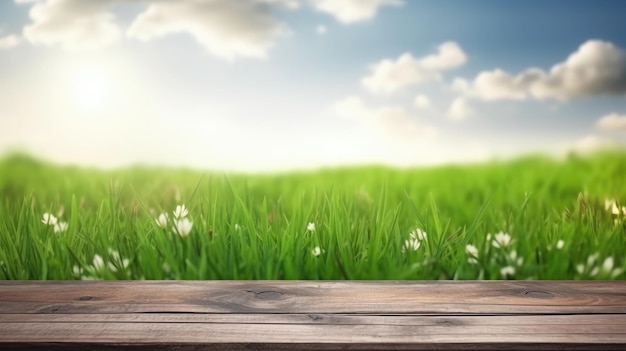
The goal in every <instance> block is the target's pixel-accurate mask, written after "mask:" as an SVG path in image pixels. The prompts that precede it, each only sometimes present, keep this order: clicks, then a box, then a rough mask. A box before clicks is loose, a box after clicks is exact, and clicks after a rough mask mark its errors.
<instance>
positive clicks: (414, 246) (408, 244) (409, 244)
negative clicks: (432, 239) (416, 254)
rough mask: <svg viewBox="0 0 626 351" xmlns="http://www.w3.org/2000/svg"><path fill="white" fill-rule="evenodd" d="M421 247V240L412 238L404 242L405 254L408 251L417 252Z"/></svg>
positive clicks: (403, 249) (403, 250)
mask: <svg viewBox="0 0 626 351" xmlns="http://www.w3.org/2000/svg"><path fill="white" fill-rule="evenodd" d="M421 245H422V243H421V242H420V241H419V240H417V239H413V238H410V239H408V240H405V241H404V246H402V252H405V251H406V250H407V249H408V250H413V251H417V250H418V249H419V248H420V246H421Z"/></svg>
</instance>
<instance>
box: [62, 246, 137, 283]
mask: <svg viewBox="0 0 626 351" xmlns="http://www.w3.org/2000/svg"><path fill="white" fill-rule="evenodd" d="M107 253H108V256H106V257H107V260H106V261H105V259H104V258H103V257H102V256H100V255H98V254H95V255H94V256H93V260H92V264H91V265H88V266H86V267H85V268H81V267H79V266H77V265H74V267H73V268H72V273H73V274H74V276H75V277H77V278H79V277H80V278H81V279H82V280H94V279H101V278H104V277H106V276H107V275H109V274H112V273H117V272H126V273H127V269H128V265H129V263H130V261H129V260H128V259H127V258H122V257H121V256H120V254H119V252H117V251H115V250H113V249H111V248H109V250H108V251H107Z"/></svg>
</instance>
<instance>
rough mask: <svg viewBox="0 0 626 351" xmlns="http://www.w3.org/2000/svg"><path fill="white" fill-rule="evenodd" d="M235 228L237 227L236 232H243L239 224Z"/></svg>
mask: <svg viewBox="0 0 626 351" xmlns="http://www.w3.org/2000/svg"><path fill="white" fill-rule="evenodd" d="M234 227H235V230H236V231H240V230H241V226H240V225H239V224H237V223H235V226H234Z"/></svg>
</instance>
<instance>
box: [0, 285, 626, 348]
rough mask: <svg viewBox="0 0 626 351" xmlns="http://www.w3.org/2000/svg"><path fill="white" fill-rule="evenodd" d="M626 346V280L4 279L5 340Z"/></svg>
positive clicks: (105, 344) (135, 344) (1, 341)
mask: <svg viewBox="0 0 626 351" xmlns="http://www.w3.org/2000/svg"><path fill="white" fill-rule="evenodd" d="M590 348H593V349H598V350H626V282H625V281H607V282H590V281H576V282H574V281H480V282H476V281H467V282H463V281H332V282H331V281H3V282H0V349H1V350H8V349H19V350H27V349H57V350H74V349H76V350H78V349H80V350H85V349H98V350H105V349H106V350H112V349H116V350H118V349H134V350H250V349H254V350H409V349H411V350H434V349H458V350H461V349H464V350H499V349H506V350H565V349H567V350H577V349H580V350H583V349H584V350H587V349H590Z"/></svg>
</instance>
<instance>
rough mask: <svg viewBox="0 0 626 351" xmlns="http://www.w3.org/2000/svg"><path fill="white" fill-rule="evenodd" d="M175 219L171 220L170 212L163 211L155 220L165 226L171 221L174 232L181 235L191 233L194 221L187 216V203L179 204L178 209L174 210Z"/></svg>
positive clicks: (159, 224)
mask: <svg viewBox="0 0 626 351" xmlns="http://www.w3.org/2000/svg"><path fill="white" fill-rule="evenodd" d="M172 214H173V217H174V218H173V219H171V220H170V216H169V214H168V213H166V212H163V213H161V214H160V215H159V216H158V217H157V218H156V219H155V220H154V221H155V222H156V224H157V225H158V226H159V227H161V228H165V227H167V225H168V224H169V223H170V222H171V223H172V232H173V233H175V234H178V235H180V236H187V235H189V233H191V228H193V222H192V221H191V220H190V219H189V218H187V215H188V214H189V211H188V210H187V207H185V205H184V204H183V205H178V206H176V209H175V210H174V211H173V212H172Z"/></svg>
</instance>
